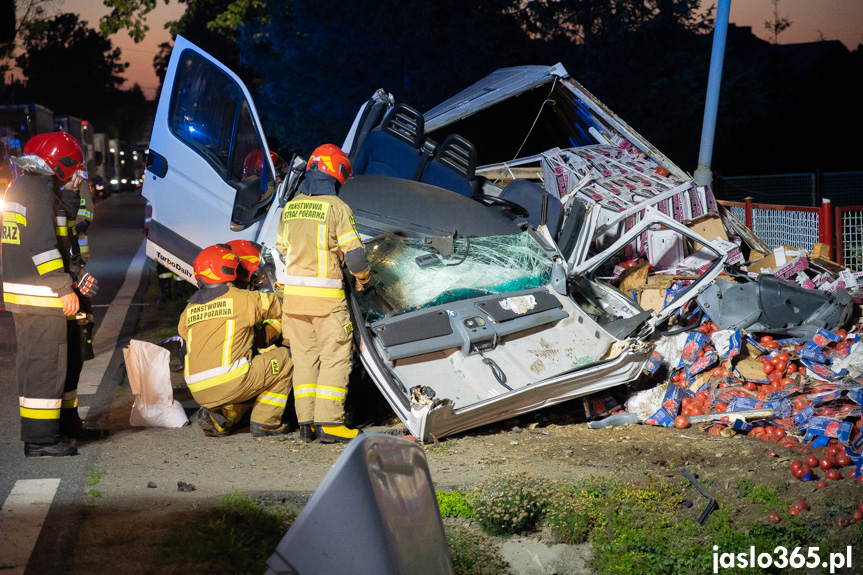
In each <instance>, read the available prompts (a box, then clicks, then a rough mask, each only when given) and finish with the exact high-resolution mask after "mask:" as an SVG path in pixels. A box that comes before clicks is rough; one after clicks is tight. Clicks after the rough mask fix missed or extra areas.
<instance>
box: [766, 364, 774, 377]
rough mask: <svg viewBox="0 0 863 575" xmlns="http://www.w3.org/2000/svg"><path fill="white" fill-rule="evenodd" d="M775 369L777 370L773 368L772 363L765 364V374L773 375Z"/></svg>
mask: <svg viewBox="0 0 863 575" xmlns="http://www.w3.org/2000/svg"><path fill="white" fill-rule="evenodd" d="M774 369H775V368H774V367H773V364H772V363H765V364H764V373H766V374H767V375H770V374H771V373H773V370H774Z"/></svg>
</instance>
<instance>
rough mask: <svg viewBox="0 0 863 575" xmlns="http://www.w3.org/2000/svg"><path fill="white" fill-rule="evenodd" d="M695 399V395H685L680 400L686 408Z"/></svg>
mask: <svg viewBox="0 0 863 575" xmlns="http://www.w3.org/2000/svg"><path fill="white" fill-rule="evenodd" d="M694 401H695V398H693V397H684V398H683V399H681V400H680V406H681V407H682V408H684V409H686V406H687V405H689V404H690V403H692V402H694Z"/></svg>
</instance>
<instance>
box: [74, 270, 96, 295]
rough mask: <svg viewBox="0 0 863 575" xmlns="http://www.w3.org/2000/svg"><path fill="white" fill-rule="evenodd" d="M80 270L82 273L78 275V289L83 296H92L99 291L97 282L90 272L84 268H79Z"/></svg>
mask: <svg viewBox="0 0 863 575" xmlns="http://www.w3.org/2000/svg"><path fill="white" fill-rule="evenodd" d="M81 271H82V272H84V273H83V274H82V275H80V276H79V277H78V284H77V287H78V291H79V292H81V295H83V296H87V297H93V295H94V294H95V293H96V292H97V291H99V282H98V281H96V278H94V277H93V276H91V275H90V272H88V271H87V269H86V268H81Z"/></svg>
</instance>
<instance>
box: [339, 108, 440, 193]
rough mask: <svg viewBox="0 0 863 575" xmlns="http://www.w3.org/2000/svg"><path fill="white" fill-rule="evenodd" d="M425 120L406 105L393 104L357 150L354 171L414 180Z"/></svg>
mask: <svg viewBox="0 0 863 575" xmlns="http://www.w3.org/2000/svg"><path fill="white" fill-rule="evenodd" d="M424 130H425V121H424V119H423V115H422V114H421V113H419V112H418V111H417V110H415V109H413V108H411V107H410V106H407V105H405V104H396V105H395V106H394V107H393V109H392V110H390V112H389V113H388V114H387V115H386V117H385V118H384V121H383V123H382V124H381V125H380V127H378V128H375V129H374V130H372V131H371V132H369V135H368V137H366V140H365V142H363V144H362V147H361V148H360V149H359V151H358V152H357V157H356V161H355V162H354V165H353V166H352V167H353V172H354V173H355V174H368V175H376V176H391V177H395V178H404V179H408V180H410V179H413V177H414V173H415V172H416V169H417V166H418V165H419V162H420V157H421V152H420V148H421V147H422V142H423V131H424Z"/></svg>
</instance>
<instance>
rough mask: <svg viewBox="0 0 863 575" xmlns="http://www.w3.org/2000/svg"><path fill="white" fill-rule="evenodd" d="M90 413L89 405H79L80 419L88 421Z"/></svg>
mask: <svg viewBox="0 0 863 575" xmlns="http://www.w3.org/2000/svg"><path fill="white" fill-rule="evenodd" d="M88 413H90V406H89V405H79V406H78V417H80V418H81V419H87V414H88Z"/></svg>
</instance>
